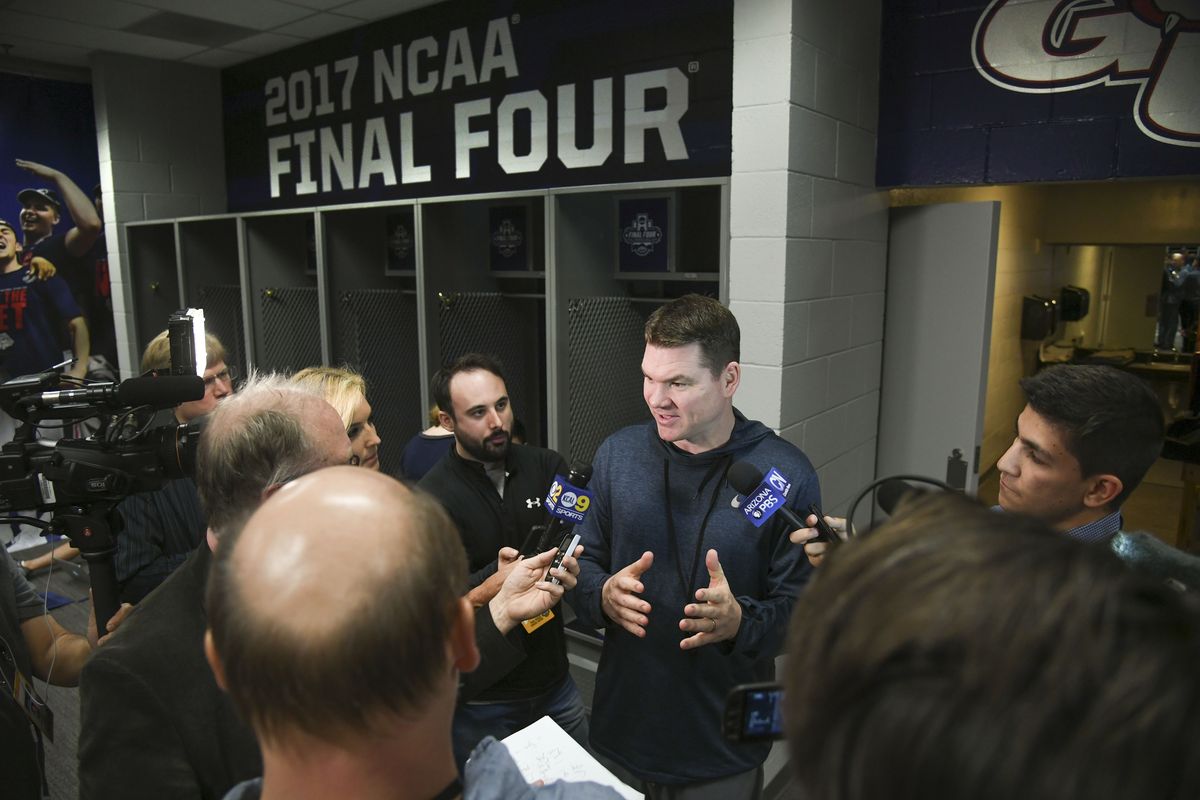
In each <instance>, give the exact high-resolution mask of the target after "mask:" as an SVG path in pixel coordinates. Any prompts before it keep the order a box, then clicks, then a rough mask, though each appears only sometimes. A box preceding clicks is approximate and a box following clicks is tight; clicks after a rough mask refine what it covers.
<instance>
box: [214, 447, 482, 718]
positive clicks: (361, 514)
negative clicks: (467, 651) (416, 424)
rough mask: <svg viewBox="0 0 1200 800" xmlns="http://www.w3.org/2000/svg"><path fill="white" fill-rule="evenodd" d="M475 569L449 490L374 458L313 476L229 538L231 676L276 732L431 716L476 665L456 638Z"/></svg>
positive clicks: (223, 625)
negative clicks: (444, 496) (458, 671)
mask: <svg viewBox="0 0 1200 800" xmlns="http://www.w3.org/2000/svg"><path fill="white" fill-rule="evenodd" d="M466 575H467V564H466V555H465V553H464V552H463V549H462V545H461V544H460V543H459V537H458V533H457V531H456V530H455V528H454V525H453V523H452V522H451V521H450V519H449V517H448V516H447V515H446V513H445V511H444V510H442V508H441V506H440V505H439V504H438V503H437V501H436V500H433V499H432V498H430V497H429V496H427V495H425V494H424V493H421V492H419V491H414V490H411V489H408V488H406V487H405V486H403V485H402V484H400V483H399V482H398V481H396V480H394V479H392V478H389V477H387V476H385V475H382V474H380V473H378V472H374V471H372V470H364V469H355V468H354V467H333V468H330V469H323V470H320V471H319V472H316V473H313V474H310V475H307V476H305V477H302V478H300V479H298V480H296V481H293V482H292V483H290V484H289V485H287V486H285V487H284V488H283V489H281V490H280V491H279V492H277V493H276V494H275V495H273V496H272V497H271V498H270V499H268V500H267V501H266V502H265V503H263V504H262V506H261V507H260V508H259V509H258V510H257V511H256V512H254V514H253V515H252V516H251V517H250V518H249V519H248V520H247V522H246V524H245V526H244V527H243V528H242V529H241V531H240V532H238V533H236V534H235V535H234V536H232V537H227V538H226V539H225V540H224V541H223V544H222V546H221V547H220V548H218V550H217V553H216V557H215V560H214V563H213V568H212V572H211V574H210V579H209V586H208V598H207V606H208V616H209V627H210V634H211V642H212V649H213V650H214V651H215V654H216V655H215V658H216V660H217V661H219V663H220V670H221V672H222V673H223V683H224V685H225V687H226V689H227V690H228V691H229V693H230V695H231V696H232V697H233V700H234V702H235V704H236V705H237V706H238V708H239V710H240V711H241V713H242V714H243V715H244V716H245V717H246V718H247V719H248V720H249V721H250V723H251V725H252V726H253V727H254V729H255V731H256V733H257V734H258V735H259V736H260V737H262V738H264V739H266V740H271V741H278V740H281V739H287V738H288V736H289V735H290V734H292V733H300V734H305V735H308V736H311V737H315V738H317V739H322V740H326V741H337V740H338V739H339V738H341V737H344V736H345V735H346V734H347V733H355V732H356V733H357V734H362V733H364V732H369V731H373V730H379V729H381V727H382V726H383V725H386V724H387V723H388V722H389V721H390V720H395V719H404V718H412V717H415V716H418V715H420V713H421V712H422V710H423V709H424V708H425V707H426V705H427V704H428V703H429V702H430V701H431V699H432V698H434V697H437V696H442V695H445V693H446V692H449V693H450V696H451V697H452V696H453V692H454V691H455V688H456V685H457V684H456V681H455V678H454V669H453V667H454V666H461V667H463V668H468V669H469V668H472V667H473V666H474V664H473V663H470V664H467V665H463V664H456V663H455V659H454V657H453V656H452V655H451V651H450V648H448V647H447V644H448V642H449V640H450V638H451V636H452V632H453V631H455V630H456V628H458V627H459V621H460V620H459V617H460V614H461V608H460V606H461V605H462V600H461V592H462V587H463V586H464V585H465V582H466ZM468 618H469V615H468ZM472 646H473V645H472Z"/></svg>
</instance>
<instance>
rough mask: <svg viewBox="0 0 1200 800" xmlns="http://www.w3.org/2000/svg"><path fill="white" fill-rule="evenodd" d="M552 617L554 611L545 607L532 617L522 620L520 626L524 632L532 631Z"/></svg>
mask: <svg viewBox="0 0 1200 800" xmlns="http://www.w3.org/2000/svg"><path fill="white" fill-rule="evenodd" d="M552 619H554V612H553V611H550V610H548V609H547V610H546V611H543V612H542V613H541V614H538V615H537V616H536V617H533V618H532V619H527V620H524V621H523V622H522V623H521V627H523V628H524V629H525V632H526V633H533V632H534V631H536V630H537V629H538V628H540V627H542V626H543V625H545V624H546V623H547V622H549V621H550V620H552Z"/></svg>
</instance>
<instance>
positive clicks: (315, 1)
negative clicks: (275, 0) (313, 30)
mask: <svg viewBox="0 0 1200 800" xmlns="http://www.w3.org/2000/svg"><path fill="white" fill-rule="evenodd" d="M350 1H351V0H284V2H286V3H290V4H292V5H294V6H304V7H305V8H311V9H313V10H315V11H332V10H334V9H335V8H337V7H338V6H344V5H346V4H347V3H349V2H350Z"/></svg>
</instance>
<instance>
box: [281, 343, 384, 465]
mask: <svg viewBox="0 0 1200 800" xmlns="http://www.w3.org/2000/svg"><path fill="white" fill-rule="evenodd" d="M292 381H293V382H294V383H298V384H301V385H303V386H308V387H310V388H313V389H316V390H317V391H318V392H320V393H321V394H322V395H323V396H324V397H325V400H326V402H328V403H329V405H331V406H333V410H334V411H336V412H337V413H338V415H339V416H340V417H341V418H342V422H343V423H344V424H345V426H346V435H347V436H348V437H350V449H351V451H352V452H353V453H354V457H353V463H355V464H359V465H360V466H364V467H367V468H368V469H375V470H377V469H379V444H380V442H381V441H382V440H381V439H380V438H379V433H378V432H377V431H376V430H375V422H374V420H373V419H372V416H371V404H370V403H368V402H367V382H366V380H364V379H363V376H362V375H359V374H358V373H357V372H354V371H353V370H351V369H348V368H346V367H307V368H305V369H302V370H300V371H299V372H297V373H296V374H295V375H293V376H292Z"/></svg>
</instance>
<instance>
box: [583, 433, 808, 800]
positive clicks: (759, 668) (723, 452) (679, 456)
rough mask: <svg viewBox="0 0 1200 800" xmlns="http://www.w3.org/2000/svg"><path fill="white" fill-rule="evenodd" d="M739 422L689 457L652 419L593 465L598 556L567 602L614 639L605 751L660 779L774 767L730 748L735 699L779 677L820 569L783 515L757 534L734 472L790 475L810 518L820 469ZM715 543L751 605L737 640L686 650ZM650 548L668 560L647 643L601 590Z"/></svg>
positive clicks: (657, 569) (651, 591)
mask: <svg viewBox="0 0 1200 800" xmlns="http://www.w3.org/2000/svg"><path fill="white" fill-rule="evenodd" d="M735 415H736V422H735V425H734V429H733V434H732V436H731V437H730V440H729V442H727V443H726V444H725V445H724V446H722V447H719V448H717V449H715V450H710V451H708V452H705V453H698V454H691V453H685V452H683V451H682V450H680V449H678V448H676V447H675V446H674V445H671V444H668V443H665V442H663V441H662V440H661V439H659V437H658V433H657V430H656V428H655V426H654V423H653V422H648V423H645V424H641V425H634V426H631V427H628V428H625V429H623V430H621V431H618V432H617V433H615V434H613V435H612V436H610V437H609V438H608V439H607V440H606V441H605V442H604V444H602V445H601V446H600V450H599V451H598V452H597V454H596V460H595V463H594V465H593V468H594V473H593V476H592V481H591V486H590V488H591V489H592V490H593V492H594V500H593V503H594V505H593V506H592V509H591V510H590V511H589V512H588V516H587V519H586V520H585V521H584V523H583V524H582V526H581V532H582V536H583V545H584V548H585V549H584V553H583V557H582V559H581V564H580V575H579V585H578V586H577V587H576V589H575V590H574V591H573V592H569V593H568V595H567V597H568V598H569V599H571V600H572V602H573V603H574V605H575V608H576V612H577V613H578V615H579V617H580V618H581V619H582V621H583V622H584V623H585V624H587V625H589V626H592V627H596V628H603V629H604V633H605V642H604V649H603V652H602V654H601V657H600V666H599V669H598V672H597V675H596V694H595V698H594V700H593V703H592V719H591V742H592V745H593V747H595V749H596V750H597V751H598V752H600V753H601V754H603V755H605V756H607V757H609V758H612V759H613V760H615V761H616V762H617V763H619V764H621V765H622V766H624V767H625V768H627V769H628V770H630V771H631V772H633V773H634V774H635V775H637V776H638V777H640V778H642V779H644V780H649V781H654V782H656V783H665V784H679V783H692V782H696V781H703V780H711V779H715V778H721V777H727V776H730V775H735V774H737V773H740V772H745V771H747V770H750V769H753V768H754V767H756V766H758V765H759V764H761V763H762V761H763V760H764V759H765V758H766V756H767V752H768V751H769V749H770V748H769V745H765V744H760V745H738V744H730V743H727V742H726V741H725V740H724V739H723V738H722V736H721V719H722V714H723V710H724V705H725V698H726V695H727V694H728V693H729V690H730V689H732V688H733V687H734V686H735V685H737V684H739V683H748V682H751V681H763V680H771V679H772V678H773V676H774V659H775V656H776V655H777V654H778V653H779V652H780V650H781V648H782V646H783V642H784V638H785V636H786V632H787V626H788V618H789V617H790V616H791V612H792V607H793V605H794V604H795V598H796V594H797V593H798V592H799V591H800V589H801V587H803V586H804V584H805V583H806V582H807V580H808V577H809V575H810V572H811V568H810V567H809V565H808V560H807V559H806V558H805V556H804V549H803V548H802V547H799V546H797V545H793V544H792V543H791V542H790V541H788V538H787V534H788V526H787V524H786V523H785V522H783V520H782V519H781V518H780V515H779V514H776V515H775V516H774V517H773V518H772V519H771V520H769V521H768V522H767V523H766V524H765V525H763V527H761V528H755V527H754V526H753V525H751V524H750V522H749V521H748V520H747V519H746V518H745V516H744V515H743V514H742V513H741V512H740V511H738V510H736V509H734V508H732V507H731V505H730V501H731V500H732V499H733V498H734V496H735V494H736V492H735V491H734V490H733V489H732V488H731V487H730V486H729V485H728V483H727V482H726V480H725V473H726V471H727V470H728V469H729V465H730V464H732V463H734V462H736V461H748V462H749V463H751V464H753V465H755V466H756V467H758V468H759V469H760V470H762V471H763V472H764V473H765V472H766V471H767V470H768V469H769V468H770V467H775V468H777V469H778V470H779V471H780V472H781V473H783V475H784V476H785V477H787V478H788V479H790V480H791V481H792V484H793V489H792V491H791V492H790V493H789V500H788V506H789V507H791V508H792V509H793V510H795V511H796V512H797V514H798V515H799V516H804V515H805V513H806V512H804V511H802V510H801V509H806V508H807V507H808V504H809V503H819V502H820V490H819V488H818V486H817V475H816V472H814V470H813V468H812V464H811V463H810V462H809V460H808V458H807V457H805V455H804V454H803V453H802V452H800V450H799V449H797V448H796V447H795V446H794V445H792V444H790V443H788V442H786V441H784V440H783V439H781V438H780V437H778V436H777V435H775V433H773V432H772V431H771V430H770V429H769V428H767V427H766V426H764V425H763V424H762V423H759V422H753V421H750V420H747V419H746V418H745V417H743V416H742V415H741V414H740V413H738V412H736V411H735ZM668 483H669V486H670V496H669V498H668V493H667V486H668ZM668 508H669V509H670V513H671V517H672V519H673V520H674V530H675V542H674V546H672V542H671V541H670V539H671V537H670V536H669V534H668V531H669V528H670V526H669V525H668V521H667V514H668ZM701 530H703V532H704V533H703V541H702V542H701V541H699V537H700V533H701ZM709 548H715V549H716V550H717V554H718V556H719V558H720V561H721V568H722V570H723V571H724V572H725V576H726V578H727V579H728V581H729V585H730V588H731V589H732V591H733V594H734V595H735V596H736V597H737V599H738V602H739V603H740V604H741V606H742V623H741V627H740V628H739V630H738V634H737V637H736V638H735V639H733V640H732V641H729V642H721V643H719V644H715V645H708V646H705V647H700V648H698V649H695V650H686V651H685V650H681V649H680V648H679V642H680V641H682V640H683V639H685V638H687V636H689V635H690V634H688V633H685V632H684V631H681V630H679V621H680V619H682V618H683V616H684V614H683V607H684V606H685V605H687V604H688V603H690V602H694V600H695V592H696V590H697V589H701V588H704V587H707V586H708V583H709V576H708V571H707V569H706V568H705V564H704V554H705V553H706V552H707V551H708V550H709ZM647 550H650V551H651V552H653V553H654V563H653V565H652V566H651V568H650V569H649V570H648V571H647V572H646V573H645V574H644V575H643V576H642V579H641V580H642V583H643V584H644V585H645V588H646V591H645V592H644V593H643V594H642V597H643V599H645V600H646V601H647V602H648V603H650V606H651V611H650V614H649V618H650V623H649V625H648V626H647V628H646V638H645V639H640V638H638V637H636V636H633V635H632V634H630V633H628V632H626V631H625V629H623V628H621V627H620V626H619V625H616V624H615V623H611V622H610V621H609V620H608V618H607V617H605V616H604V614H603V612H602V611H601V605H600V600H601V598H600V595H601V589H602V588H603V586H604V582H605V581H606V580H608V578H609V577H610V576H611V575H612V574H613V573H616V572H619V571H620V570H622V569H624V568H625V567H626V566H628V565H629V564H632V563H633V562H634V561H637V560H638V558H640V557H641V555H642V553H643V552H645V551H647ZM697 552H698V556H697ZM689 572H690V575H689V574H688V573H689ZM684 582H686V584H687V585H686V587H685V586H684V585H683V583H684Z"/></svg>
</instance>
